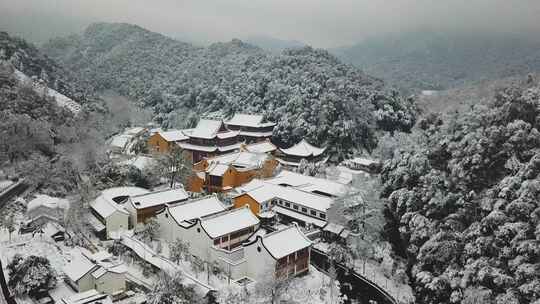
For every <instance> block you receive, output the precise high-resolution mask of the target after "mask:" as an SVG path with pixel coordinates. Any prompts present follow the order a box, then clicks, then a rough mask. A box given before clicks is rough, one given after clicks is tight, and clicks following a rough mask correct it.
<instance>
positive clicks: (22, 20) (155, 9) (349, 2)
mask: <svg viewBox="0 0 540 304" xmlns="http://www.w3.org/2000/svg"><path fill="white" fill-rule="evenodd" d="M539 20H540V0H0V30H7V31H8V32H13V33H17V34H19V35H22V36H23V37H25V38H27V39H31V40H34V41H37V42H41V41H44V40H46V39H48V38H50V37H51V36H55V35H65V34H66V33H70V32H80V31H81V30H82V29H83V28H84V27H85V26H86V25H88V24H89V23H91V22H95V21H108V22H128V23H134V24H138V25H140V26H142V27H145V28H148V29H150V30H153V31H157V32H161V33H163V34H166V35H169V36H173V37H177V38H181V39H184V40H190V41H193V42H199V43H207V42H214V41H228V40H230V39H231V38H240V39H242V38H246V37H249V36H253V35H265V36H272V37H275V38H280V39H288V40H299V41H303V42H305V43H308V44H311V45H313V46H316V47H336V46H342V45H350V44H354V43H355V42H357V41H360V40H361V39H362V38H364V37H367V36H372V35H379V34H384V33H392V32H399V31H410V30H416V29H431V30H452V31H478V30H481V31H497V32H525V31H540V21H539Z"/></svg>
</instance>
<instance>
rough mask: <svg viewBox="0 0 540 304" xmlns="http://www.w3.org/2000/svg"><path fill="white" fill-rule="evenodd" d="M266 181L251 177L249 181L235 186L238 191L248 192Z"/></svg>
mask: <svg viewBox="0 0 540 304" xmlns="http://www.w3.org/2000/svg"><path fill="white" fill-rule="evenodd" d="M265 184H266V183H265V182H264V181H262V180H260V179H258V178H255V179H252V180H251V181H250V182H249V183H247V184H244V185H241V186H238V187H236V188H235V189H236V190H238V192H239V193H245V192H249V191H251V190H253V189H257V188H259V187H261V186H264V185H265Z"/></svg>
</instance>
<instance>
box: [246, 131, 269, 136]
mask: <svg viewBox="0 0 540 304" xmlns="http://www.w3.org/2000/svg"><path fill="white" fill-rule="evenodd" d="M272 133H273V132H272V131H267V132H252V131H240V135H242V136H247V137H270V136H272Z"/></svg>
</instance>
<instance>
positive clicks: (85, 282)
mask: <svg viewBox="0 0 540 304" xmlns="http://www.w3.org/2000/svg"><path fill="white" fill-rule="evenodd" d="M77 286H78V287H79V290H78V292H85V291H88V290H91V289H94V277H92V271H90V272H88V273H87V274H85V275H84V276H83V277H82V278H80V279H79V281H77Z"/></svg>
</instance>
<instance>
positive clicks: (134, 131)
mask: <svg viewBox="0 0 540 304" xmlns="http://www.w3.org/2000/svg"><path fill="white" fill-rule="evenodd" d="M144 131H146V128H143V127H132V128H128V129H126V130H125V131H124V134H128V135H134V136H135V135H139V134H141V133H143V132H144Z"/></svg>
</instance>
